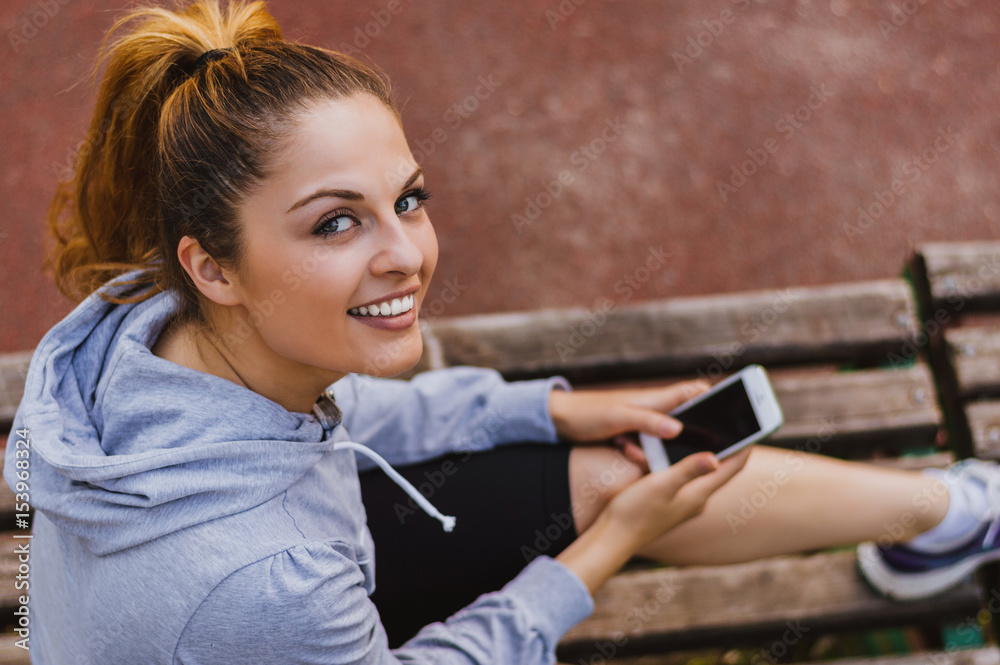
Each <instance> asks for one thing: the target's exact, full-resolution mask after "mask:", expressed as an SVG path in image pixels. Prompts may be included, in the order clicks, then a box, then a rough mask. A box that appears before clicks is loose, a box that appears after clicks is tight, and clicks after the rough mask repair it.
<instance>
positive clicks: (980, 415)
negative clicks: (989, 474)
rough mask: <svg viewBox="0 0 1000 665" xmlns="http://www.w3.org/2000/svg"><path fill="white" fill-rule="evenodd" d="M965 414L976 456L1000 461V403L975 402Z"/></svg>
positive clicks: (967, 408)
mask: <svg viewBox="0 0 1000 665" xmlns="http://www.w3.org/2000/svg"><path fill="white" fill-rule="evenodd" d="M965 412H966V417H967V418H968V419H969V429H970V430H971V431H972V446H973V450H974V451H975V456H976V457H980V458H982V459H995V460H1000V401H989V402H973V403H972V404H969V405H968V406H966V407H965Z"/></svg>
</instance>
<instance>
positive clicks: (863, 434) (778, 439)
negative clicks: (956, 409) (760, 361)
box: [770, 363, 943, 454]
mask: <svg viewBox="0 0 1000 665" xmlns="http://www.w3.org/2000/svg"><path fill="white" fill-rule="evenodd" d="M772 382H773V384H774V390H775V393H776V395H777V397H778V402H779V403H780V404H781V409H782V412H783V413H784V415H785V424H784V425H783V426H782V427H781V428H780V429H779V430H778V431H777V432H775V433H774V435H772V437H771V438H770V442H771V443H773V444H774V445H782V446H799V447H802V446H805V447H806V449H807V450H809V451H810V452H820V453H824V454H843V453H845V452H848V451H851V450H857V449H859V448H860V447H867V448H871V447H873V446H876V447H877V446H896V445H910V446H917V445H928V444H932V443H934V442H935V439H936V437H937V433H938V430H939V428H940V427H941V424H942V420H943V417H942V414H941V410H940V408H939V407H938V404H937V397H936V391H935V387H934V377H933V376H932V374H931V371H930V368H929V367H928V366H927V365H926V364H923V363H919V364H917V365H915V366H913V367H911V368H907V369H895V370H860V371H856V372H834V373H829V374H818V375H814V374H805V375H798V376H780V375H775V376H772Z"/></svg>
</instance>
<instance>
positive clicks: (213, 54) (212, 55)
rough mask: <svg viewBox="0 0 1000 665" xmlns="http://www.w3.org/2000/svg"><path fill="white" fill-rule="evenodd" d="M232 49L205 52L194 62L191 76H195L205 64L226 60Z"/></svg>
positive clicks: (216, 49)
mask: <svg viewBox="0 0 1000 665" xmlns="http://www.w3.org/2000/svg"><path fill="white" fill-rule="evenodd" d="M231 50H232V49H230V48H214V49H212V50H210V51H205V52H204V53H202V54H201V55H200V56H198V59H197V60H195V61H194V65H193V66H192V67H191V75H192V76H193V75H194V74H195V72H197V71H198V70H199V69H201V68H202V67H203V66H204V65H205V64H207V63H209V62H211V61H212V60H219V59H221V58H224V57H225V56H226V54H227V53H229V52H230V51H231Z"/></svg>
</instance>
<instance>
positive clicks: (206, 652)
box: [4, 283, 593, 665]
mask: <svg viewBox="0 0 1000 665" xmlns="http://www.w3.org/2000/svg"><path fill="white" fill-rule="evenodd" d="M105 288H117V284H115V283H112V284H111V285H109V286H106V287H105ZM176 307H177V299H176V297H175V296H174V295H173V294H170V293H161V294H159V295H156V296H154V297H153V298H151V299H149V300H147V301H145V302H143V303H140V304H137V305H113V304H109V303H107V302H105V301H103V300H101V299H99V298H98V297H96V296H91V297H90V298H88V299H87V300H85V301H84V302H83V303H81V304H80V305H79V306H78V307H77V308H76V309H75V310H74V311H73V312H72V313H70V314H69V315H68V316H67V317H66V318H65V319H64V320H63V321H61V322H60V323H59V324H57V325H56V326H55V327H54V328H53V329H52V330H51V331H49V333H48V334H47V335H46V336H45V337H44V338H43V339H42V341H41V343H40V344H39V345H38V347H37V349H36V351H35V354H34V357H33V359H32V362H31V367H30V369H29V372H28V376H27V380H26V384H25V394H24V398H23V400H22V402H21V405H20V408H19V409H18V411H17V415H16V417H15V420H14V425H13V430H14V431H12V433H11V438H10V442H9V444H8V446H7V452H6V464H5V467H4V478H5V480H6V481H7V484H8V485H10V486H11V487H14V486H15V484H16V482H17V480H18V479H17V477H16V476H15V473H16V471H17V469H16V468H15V464H14V461H15V451H16V450H17V449H19V448H20V449H21V450H24V449H25V447H24V446H17V445H16V441H17V440H19V439H20V438H25V439H26V440H27V441H28V447H27V450H29V451H30V453H29V454H28V456H27V457H24V456H23V455H24V453H22V457H20V458H17V459H28V461H29V464H28V469H27V471H28V474H22V478H24V477H25V475H27V477H28V480H27V483H28V486H29V492H28V495H29V501H30V504H31V505H32V506H33V507H34V508H35V509H36V511H35V514H34V518H33V524H32V530H31V534H32V538H31V539H24V540H23V541H20V542H24V543H28V545H29V547H30V557H29V562H30V577H29V583H30V587H29V589H27V590H26V591H27V593H28V595H29V603H28V607H29V617H30V621H29V631H30V632H29V644H30V648H31V657H32V662H33V663H35V665H50V664H51V665H77V664H84V663H94V664H95V665H96V664H100V665H114V664H122V665H139V664H141V665H153V664H155V663H164V664H166V663H178V664H179V663H184V664H185V665H193V664H195V663H202V664H207V663H219V664H221V663H233V664H236V663H239V664H240V665H245V664H247V663H267V664H268V665H279V664H281V663H296V664H300V663H303V664H304V663H323V664H324V665H330V664H334V663H396V662H407V663H487V662H488V663H508V664H516V665H527V664H529V663H551V662H554V659H555V647H556V644H557V642H558V641H559V639H560V638H561V637H562V635H563V634H564V633H565V632H566V631H567V630H568V629H569V628H570V627H572V626H573V625H574V624H576V623H577V622H578V621H580V620H581V619H583V618H584V617H586V616H587V615H588V614H590V612H591V611H592V610H593V601H592V599H591V596H590V594H589V593H588V591H587V588H586V586H585V585H584V584H583V583H582V581H581V580H580V579H579V578H578V577H577V576H576V575H575V574H574V573H573V572H572V571H570V570H569V569H568V568H566V567H565V566H564V565H563V564H561V563H560V562H558V561H556V560H554V559H552V558H549V557H546V556H540V557H538V558H537V559H535V560H533V561H532V562H531V563H530V564H528V565H527V567H526V568H525V569H524V570H523V571H522V572H521V573H520V574H519V575H518V576H517V577H515V578H514V579H513V580H512V581H510V582H509V583H508V584H507V585H505V586H504V587H503V588H502V589H499V590H496V591H491V592H488V593H485V594H484V595H482V596H481V597H480V598H478V599H477V600H476V601H475V602H474V603H472V604H471V605H469V606H468V607H466V608H464V609H462V610H461V611H459V612H457V613H456V614H455V615H453V616H452V617H450V618H449V619H448V620H447V621H445V622H443V623H436V624H431V625H429V626H427V627H425V628H424V629H423V630H422V631H420V632H419V633H418V634H417V635H416V636H415V637H414V638H413V639H411V640H410V641H409V642H407V643H406V644H404V645H402V646H401V647H400V648H399V649H396V650H392V651H390V649H389V648H388V646H387V643H386V636H385V631H384V629H383V628H382V626H381V624H380V623H379V618H378V613H377V612H376V609H375V606H374V605H373V604H372V602H371V601H370V599H369V595H370V594H371V593H372V591H374V588H375V571H374V565H373V562H374V558H373V544H372V540H371V535H370V533H369V531H368V527H367V525H366V517H365V508H364V506H363V505H362V503H361V495H360V490H359V484H358V476H357V474H358V468H359V467H361V468H369V467H371V466H372V462H370V461H369V460H368V459H367V458H358V460H357V461H356V459H355V454H356V452H363V453H366V454H368V453H369V451H368V449H367V448H364V446H355V447H353V448H352V447H350V446H348V445H345V442H348V441H350V440H351V439H353V440H354V441H356V442H360V443H362V444H365V445H366V446H370V448H371V449H374V451H375V452H377V453H380V454H381V455H382V456H383V457H384V458H385V460H387V461H388V462H389V463H395V464H406V463H413V462H419V461H424V460H427V459H431V458H434V457H436V456H439V455H442V454H445V453H448V452H454V451H456V450H465V451H474V450H482V449H487V448H490V447H492V446H496V445H500V444H504V443H508V442H516V441H525V440H533V441H550V442H555V441H556V434H555V429H554V426H553V424H552V421H551V418H550V416H549V413H548V408H547V405H548V394H549V391H550V390H551V389H553V388H554V387H560V388H564V389H568V387H569V386H568V385H567V384H566V383H565V381H564V380H562V379H561V378H559V377H556V378H553V379H548V380H539V381H523V382H513V383H507V382H505V381H504V380H503V379H502V378H501V377H500V376H499V374H497V373H496V372H495V371H493V370H489V369H479V368H453V369H446V370H439V371H434V372H427V373H424V374H421V375H418V376H417V377H416V378H414V379H413V380H411V381H398V380H390V379H371V378H364V377H359V376H357V375H349V376H347V377H345V378H344V379H342V380H340V381H338V382H337V383H336V384H334V386H333V387H332V390H331V391H328V393H332V395H331V397H333V398H335V400H336V405H334V402H333V401H332V400H329V399H327V400H324V404H325V406H326V408H325V409H323V410H316V411H314V413H312V414H306V413H295V412H289V411H287V410H286V409H284V408H283V407H281V406H279V405H278V404H276V403H275V402H272V401H271V400H269V399H267V398H265V397H262V396H261V395H258V394H257V393H254V392H252V391H250V390H247V389H245V388H243V387H241V386H238V385H236V384H235V383H232V382H230V381H227V380H225V379H222V378H219V377H216V376H212V375H209V374H205V373H202V372H197V371H195V370H192V369H188V368H185V367H182V366H180V365H177V364H175V363H172V362H170V361H167V360H164V359H162V358H159V357H157V356H154V355H153V354H152V353H151V351H150V347H151V346H152V345H153V343H154V342H155V340H156V338H157V336H158V335H159V333H160V331H161V330H162V328H163V326H164V324H165V323H166V322H167V320H168V318H169V316H170V315H171V314H172V313H173V312H174V311H175V309H176ZM338 406H339V408H340V410H341V411H342V413H343V419H342V421H341V419H340V418H339V417H338V416H339V413H338V411H337V407H338ZM17 431H20V432H21V434H22V435H24V436H23V437H20V436H18V435H17V434H16V432H17ZM348 432H350V434H348ZM359 449H361V450H359ZM359 462H360V463H359ZM21 466H22V470H25V469H23V467H24V466H25V465H24V464H22V465H21ZM402 483H403V484H406V483H405V481H402ZM22 489H23V488H22ZM406 489H407V490H408V491H411V492H413V491H414V490H413V488H412V487H407V488H406ZM420 498H421V499H423V497H420ZM423 505H425V509H427V510H428V511H429V512H432V514H433V513H434V511H433V507H432V506H430V505H429V504H427V503H426V501H424V504H423ZM437 517H438V518H439V519H441V520H442V521H443V522H445V523H446V525H448V523H449V521H450V520H451V519H453V518H449V517H446V516H441V515H440V514H438V515H437ZM455 528H457V529H461V528H462V524H461V516H458V523H457V525H456V526H455ZM441 574H442V575H446V574H448V573H447V571H441ZM23 592H24V591H22V593H23Z"/></svg>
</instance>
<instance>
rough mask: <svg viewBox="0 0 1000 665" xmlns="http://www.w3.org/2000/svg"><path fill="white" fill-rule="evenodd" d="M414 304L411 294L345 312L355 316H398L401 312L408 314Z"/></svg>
mask: <svg viewBox="0 0 1000 665" xmlns="http://www.w3.org/2000/svg"><path fill="white" fill-rule="evenodd" d="M414 304H415V300H414V297H413V294H412V293H411V294H410V295H408V296H403V297H402V298H393V299H392V300H386V301H383V302H380V303H378V304H375V305H367V306H365V307H352V308H351V309H349V310H347V313H348V314H354V315H355V316H398V315H399V314H402V313H403V312H409V311H410V310H411V309H413V306H414Z"/></svg>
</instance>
